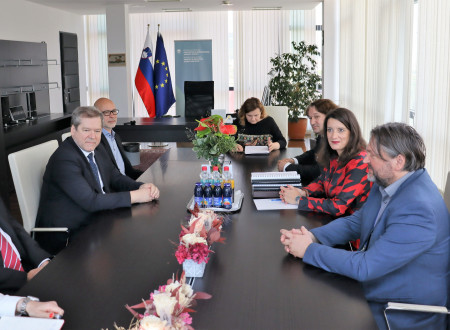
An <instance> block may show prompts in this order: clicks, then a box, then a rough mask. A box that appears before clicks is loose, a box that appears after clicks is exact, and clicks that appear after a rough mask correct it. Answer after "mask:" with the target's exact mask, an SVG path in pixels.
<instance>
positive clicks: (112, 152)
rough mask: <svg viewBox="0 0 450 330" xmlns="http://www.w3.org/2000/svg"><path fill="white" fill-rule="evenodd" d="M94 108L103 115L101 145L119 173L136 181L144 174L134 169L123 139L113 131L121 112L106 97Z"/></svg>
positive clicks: (96, 103) (97, 102)
mask: <svg viewBox="0 0 450 330" xmlns="http://www.w3.org/2000/svg"><path fill="white" fill-rule="evenodd" d="M94 106H95V107H96V108H97V109H98V110H100V111H101V112H102V113H103V130H102V139H101V141H100V144H101V145H102V146H103V147H104V148H105V149H106V152H107V153H108V155H109V158H110V159H111V161H112V162H113V163H114V165H115V166H116V167H117V169H118V170H119V172H120V173H122V174H123V175H127V176H129V177H130V178H132V179H134V180H136V179H137V178H138V177H139V176H140V175H141V174H142V171H139V170H137V169H134V168H133V166H132V165H131V163H130V161H129V159H128V157H127V155H126V154H125V150H124V149H123V146H122V139H121V138H120V136H119V135H118V134H117V133H116V132H114V131H113V128H114V127H116V124H117V115H118V113H119V110H118V109H116V105H115V104H114V102H113V101H111V100H110V99H107V98H106V97H102V98H99V99H98V100H97V101H96V102H95V103H94Z"/></svg>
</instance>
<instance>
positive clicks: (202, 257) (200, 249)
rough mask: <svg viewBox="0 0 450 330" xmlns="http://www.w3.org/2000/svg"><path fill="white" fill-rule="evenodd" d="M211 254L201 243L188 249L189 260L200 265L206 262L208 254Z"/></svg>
mask: <svg viewBox="0 0 450 330" xmlns="http://www.w3.org/2000/svg"><path fill="white" fill-rule="evenodd" d="M209 252H212V251H210V250H209V248H208V246H207V245H205V244H202V243H195V244H194V245H191V246H190V247H189V254H190V258H189V259H192V260H194V261H195V262H196V263H198V264H200V263H202V262H208V260H209V258H208V254H209Z"/></svg>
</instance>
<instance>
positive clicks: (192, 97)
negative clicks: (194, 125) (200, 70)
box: [184, 81, 214, 119]
mask: <svg viewBox="0 0 450 330" xmlns="http://www.w3.org/2000/svg"><path fill="white" fill-rule="evenodd" d="M184 104H185V110H184V116H185V117H187V118H195V119H200V118H202V117H207V116H209V115H210V114H211V109H214V81H185V82H184Z"/></svg>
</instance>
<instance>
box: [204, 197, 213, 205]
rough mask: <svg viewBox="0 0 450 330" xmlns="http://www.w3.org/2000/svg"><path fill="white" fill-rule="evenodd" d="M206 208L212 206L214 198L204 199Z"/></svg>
mask: <svg viewBox="0 0 450 330" xmlns="http://www.w3.org/2000/svg"><path fill="white" fill-rule="evenodd" d="M204 202H205V204H204V205H205V207H211V206H212V197H205V199H204Z"/></svg>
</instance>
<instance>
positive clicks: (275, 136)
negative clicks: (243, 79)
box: [235, 97, 286, 152]
mask: <svg viewBox="0 0 450 330" xmlns="http://www.w3.org/2000/svg"><path fill="white" fill-rule="evenodd" d="M237 119H238V120H237V123H236V126H237V131H238V136H237V143H238V144H237V147H236V150H235V151H238V152H243V151H244V146H246V145H267V146H268V147H269V151H272V150H278V149H284V148H286V139H285V138H284V136H283V134H282V133H281V131H280V129H279V128H278V125H277V123H276V122H275V120H274V119H273V118H272V117H270V116H267V114H266V110H265V109H264V105H263V104H262V103H261V101H260V100H259V99H257V98H256V97H251V98H249V99H247V100H246V101H245V102H244V104H242V106H241V108H240V109H239V112H238V118H237Z"/></svg>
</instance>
